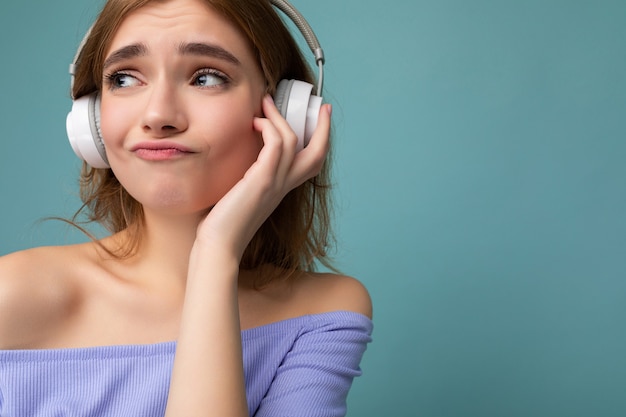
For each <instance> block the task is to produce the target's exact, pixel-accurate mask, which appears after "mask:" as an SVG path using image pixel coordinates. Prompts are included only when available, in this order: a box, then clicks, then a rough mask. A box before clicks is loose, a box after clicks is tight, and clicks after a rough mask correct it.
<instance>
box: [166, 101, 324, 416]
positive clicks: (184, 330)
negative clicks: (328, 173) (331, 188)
mask: <svg viewBox="0 0 626 417" xmlns="http://www.w3.org/2000/svg"><path fill="white" fill-rule="evenodd" d="M263 111H264V114H265V115H266V118H256V119H255V120H254V127H255V129H257V130H258V131H259V132H261V135H262V137H263V141H264V146H263V149H262V150H261V152H260V153H259V157H258V159H257V161H256V162H255V163H254V164H253V165H252V166H251V167H250V169H249V170H248V171H247V172H246V174H245V175H244V177H243V178H242V179H241V181H239V182H238V183H237V184H236V185H235V186H234V187H233V188H232V189H231V190H230V191H229V192H228V193H227V194H226V195H225V196H224V197H223V198H222V199H221V200H220V201H219V202H218V204H216V205H215V207H213V209H212V210H211V212H210V213H209V215H208V216H207V217H206V219H204V221H203V222H202V223H201V224H200V226H199V227H198V232H197V236H196V242H195V243H194V247H193V249H192V251H191V255H190V262H189V272H188V276H187V288H186V296H185V304H184V307H183V313H182V318H181V327H180V335H179V339H178V345H177V351H176V357H175V360H174V367H173V373H172V381H171V385H170V392H169V398H168V405H167V410H166V416H169V417H173V416H176V417H180V416H185V417H193V416H207V415H211V416H220V417H229V416H233V417H235V416H237V417H239V416H248V410H247V402H246V395H245V381H244V374H243V362H242V351H241V330H240V326H239V313H238V311H239V308H238V302H237V300H238V298H237V279H238V273H239V263H240V260H241V258H242V256H243V252H244V250H245V248H246V246H247V245H248V243H249V242H250V240H251V239H252V237H253V236H254V234H255V233H256V231H257V230H258V229H259V227H261V225H262V224H263V222H264V221H265V220H266V219H267V218H268V217H269V215H270V214H271V213H272V212H273V211H274V209H275V208H276V207H277V206H278V204H279V203H280V201H281V200H282V199H283V197H284V196H285V195H286V194H287V193H288V192H289V191H290V190H292V189H293V188H295V187H297V186H299V185H300V184H302V183H303V182H305V181H306V180H307V179H309V178H311V177H313V176H315V175H317V174H318V173H319V172H320V170H321V168H322V165H323V163H324V160H325V158H326V154H327V153H328V149H329V142H328V141H329V132H330V106H329V105H324V106H323V107H322V110H321V111H320V116H319V120H318V126H317V128H316V131H315V133H314V135H313V137H312V138H311V141H310V143H309V145H308V146H307V147H306V148H305V149H304V150H303V151H301V152H299V153H296V151H295V149H296V142H297V140H296V137H295V135H294V133H293V131H292V130H291V128H290V127H289V125H288V124H287V122H286V121H285V120H284V119H283V118H282V116H281V115H280V113H279V112H278V110H277V109H276V107H275V106H274V104H273V102H272V100H271V98H269V96H268V97H266V98H265V99H264V100H263Z"/></svg>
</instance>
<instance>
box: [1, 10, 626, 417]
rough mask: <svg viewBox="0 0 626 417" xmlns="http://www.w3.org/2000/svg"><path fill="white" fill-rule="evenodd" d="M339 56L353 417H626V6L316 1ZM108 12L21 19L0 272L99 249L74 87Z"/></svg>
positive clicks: (17, 13) (6, 28)
mask: <svg viewBox="0 0 626 417" xmlns="http://www.w3.org/2000/svg"><path fill="white" fill-rule="evenodd" d="M294 4H295V5H296V6H297V7H298V8H299V9H300V11H301V12H303V14H304V15H305V16H306V17H307V19H308V20H309V22H310V23H311V25H312V26H313V28H314V29H315V30H316V32H317V35H318V37H319V39H320V41H321V43H322V45H323V46H324V49H325V51H326V56H327V63H328V64H327V66H326V73H327V77H326V87H327V89H326V92H325V96H326V99H327V100H328V101H330V102H332V103H333V104H334V121H335V126H336V142H335V143H336V153H335V173H336V181H337V188H336V196H337V234H338V238H339V243H340V245H339V246H340V250H339V252H338V254H337V264H338V266H339V267H340V268H341V269H342V270H344V271H345V272H346V273H349V274H352V275H355V276H356V277H358V278H360V279H361V280H362V281H363V282H364V283H365V284H366V285H367V286H368V288H369V289H370V291H371V294H372V297H373V300H374V303H375V323H376V329H375V335H374V336H375V342H374V343H373V344H372V345H370V347H369V349H368V351H367V353H366V355H365V358H364V360H363V364H362V365H363V370H364V372H365V374H364V376H363V377H361V378H359V379H357V380H356V381H355V383H354V388H353V390H352V393H351V395H350V398H349V406H350V412H349V416H393V417H403V416H429V417H447V416H568V417H571V416H624V415H626V395H624V392H625V389H626V330H625V323H626V281H625V273H626V187H625V184H624V180H625V179H626V164H625V163H624V161H625V160H626V144H625V141H624V139H625V136H626V135H625V134H626V122H625V120H626V117H625V111H626V47H625V39H626V24H625V23H626V2H625V1H623V0H619V1H617V0H616V1H611V0H596V1H580V0H570V1H559V0H543V1H539V0H530V1H522V0H518V1H510V0H508V1H507V0H500V1H496V0H491V1H489V0H473V1H465V0H410V1H409V0H397V1H394V2H384V1H379V2H374V1H371V0H339V1H338V0H317V1H315V2H311V1H305V0H294ZM98 7H99V2H96V1H94V2H86V1H84V0H56V1H47V0H32V1H24V2H17V1H12V2H9V1H3V2H2V3H1V5H0V50H1V51H2V58H1V59H0V61H1V64H0V83H1V90H0V91H1V92H0V96H1V100H0V129H1V130H0V135H1V139H0V140H1V142H0V143H1V147H0V199H1V204H0V214H1V215H0V236H2V238H1V239H0V254H3V253H8V252H11V251H14V250H18V249H21V248H26V247H30V246H34V245H44V244H60V243H70V242H74V241H77V240H82V239H83V238H82V236H80V235H79V234H77V233H76V232H74V231H72V230H71V229H69V228H67V227H66V226H63V225H61V224H60V223H58V222H43V223H40V222H38V220H39V219H41V218H43V217H45V216H51V215H60V216H65V217H67V216H70V215H71V214H72V213H73V212H74V210H75V209H76V208H78V205H79V203H78V200H77V198H76V190H77V181H76V177H77V172H78V169H79V165H80V164H79V163H78V161H77V160H76V159H75V157H74V156H73V153H72V151H71V149H70V147H69V144H68V143H67V141H66V138H65V125H64V123H65V115H66V113H67V111H68V110H69V108H70V106H71V102H70V99H69V94H68V90H69V76H68V75H67V66H68V64H69V62H70V61H71V59H72V56H73V54H74V49H75V46H76V45H77V44H78V42H79V40H80V38H81V37H82V34H83V32H84V31H85V29H86V28H87V27H88V26H89V24H90V23H91V20H92V18H93V17H94V15H95V13H96V12H97V10H98Z"/></svg>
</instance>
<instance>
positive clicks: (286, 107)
mask: <svg viewBox="0 0 626 417" xmlns="http://www.w3.org/2000/svg"><path fill="white" fill-rule="evenodd" d="M312 90H313V85H312V84H309V83H307V82H304V81H299V80H281V81H280V82H279V83H278V86H276V94H275V95H274V103H275V104H276V107H277V108H278V111H280V114H281V115H282V116H283V117H284V118H285V119H286V120H287V123H289V126H291V129H292V130H293V131H294V133H295V134H296V136H297V137H298V145H297V150H298V151H301V150H302V149H304V147H305V146H306V145H308V144H309V141H310V140H311V136H313V132H314V131H315V128H316V126H317V118H318V116H319V112H320V107H321V105H322V98H321V97H318V96H316V95H312V94H311V91H312Z"/></svg>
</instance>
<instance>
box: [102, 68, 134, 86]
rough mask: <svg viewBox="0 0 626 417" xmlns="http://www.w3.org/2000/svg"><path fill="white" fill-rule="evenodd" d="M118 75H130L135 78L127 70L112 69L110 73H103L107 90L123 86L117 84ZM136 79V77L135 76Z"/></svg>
mask: <svg viewBox="0 0 626 417" xmlns="http://www.w3.org/2000/svg"><path fill="white" fill-rule="evenodd" d="M120 77H131V78H135V77H134V76H133V75H132V74H130V73H129V72H127V71H113V72H111V73H110V74H105V76H104V82H105V84H106V86H107V87H108V88H109V90H117V89H119V88H124V87H122V86H119V85H117V82H118V81H119V78H120ZM135 79H136V78H135Z"/></svg>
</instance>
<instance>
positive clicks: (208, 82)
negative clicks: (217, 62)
mask: <svg viewBox="0 0 626 417" xmlns="http://www.w3.org/2000/svg"><path fill="white" fill-rule="evenodd" d="M228 82H229V78H228V76H227V75H226V74H224V73H223V72H221V71H218V70H216V69H213V68H203V69H201V70H198V71H196V73H195V74H194V75H193V78H192V84H193V85H195V86H198V87H203V88H214V87H220V86H223V85H225V84H228Z"/></svg>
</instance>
